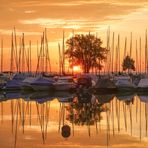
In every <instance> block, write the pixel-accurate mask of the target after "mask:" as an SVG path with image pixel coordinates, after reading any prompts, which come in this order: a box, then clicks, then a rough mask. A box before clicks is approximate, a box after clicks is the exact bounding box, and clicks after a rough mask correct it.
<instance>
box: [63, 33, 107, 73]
mask: <svg viewBox="0 0 148 148" xmlns="http://www.w3.org/2000/svg"><path fill="white" fill-rule="evenodd" d="M66 45H67V49H66V52H65V55H66V57H67V58H69V62H70V64H71V65H72V66H73V65H80V66H81V67H82V69H83V72H84V73H89V71H90V68H97V69H99V70H101V69H102V67H103V65H102V62H103V61H104V60H105V59H106V57H107V52H108V50H107V49H106V48H104V47H101V46H102V41H101V39H100V38H97V37H96V36H94V35H91V34H87V35H84V34H81V35H78V34H76V35H75V36H73V37H71V38H70V39H68V40H67V41H66Z"/></svg>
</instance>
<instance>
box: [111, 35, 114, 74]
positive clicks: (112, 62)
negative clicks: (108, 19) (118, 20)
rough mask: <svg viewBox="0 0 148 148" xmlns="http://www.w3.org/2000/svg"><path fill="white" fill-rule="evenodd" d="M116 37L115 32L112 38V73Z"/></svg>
mask: <svg viewBox="0 0 148 148" xmlns="http://www.w3.org/2000/svg"><path fill="white" fill-rule="evenodd" d="M114 36H115V34H114V32H113V36H112V62H111V63H112V72H113V71H114V44H115V43H114V42H115V40H114Z"/></svg>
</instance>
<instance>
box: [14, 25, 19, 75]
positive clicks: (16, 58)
mask: <svg viewBox="0 0 148 148" xmlns="http://www.w3.org/2000/svg"><path fill="white" fill-rule="evenodd" d="M14 46H15V48H14V50H15V51H14V53H15V62H16V71H17V72H18V64H19V63H18V53H17V39H16V30H15V27H14Z"/></svg>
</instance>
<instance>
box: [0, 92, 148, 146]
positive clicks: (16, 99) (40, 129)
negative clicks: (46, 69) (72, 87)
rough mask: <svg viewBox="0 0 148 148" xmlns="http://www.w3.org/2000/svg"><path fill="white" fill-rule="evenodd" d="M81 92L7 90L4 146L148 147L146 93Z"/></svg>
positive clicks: (1, 118) (0, 136)
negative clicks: (83, 94) (84, 96)
mask: <svg viewBox="0 0 148 148" xmlns="http://www.w3.org/2000/svg"><path fill="white" fill-rule="evenodd" d="M78 97H80V96H79V95H78V94H77V95H76V94H70V93H68V92H56V93H49V92H34V93H24V92H23V93H22V92H9V93H8V92H7V93H6V92H1V94H0V100H1V102H0V147H1V148H7V147H10V148H11V147H18V148H19V147H21V148H25V147H27V148H28V147H30V148H31V147H37V148H40V147H45V148H46V147H49V146H50V147H57V148H62V147H63V148H65V147H68V148H70V147H98V148H100V147H115V148H118V147H119V148H120V147H124V148H125V147H127V148H129V147H131V148H134V147H138V148H145V147H148V137H147V136H148V103H147V102H148V96H147V95H146V94H138V95H137V94H130V93H129V94H126V93H124V94H108V95H91V96H89V97H90V98H93V99H91V100H89V99H87V100H80V99H77V98H78ZM87 97H88V96H86V98H87ZM73 98H74V99H73ZM95 98H97V100H96V99H95ZM72 100H73V102H72ZM65 125H68V127H69V128H70V131H69V130H67V129H66V128H65ZM62 127H64V128H63V130H62ZM64 136H65V137H66V136H67V138H65V137H64Z"/></svg>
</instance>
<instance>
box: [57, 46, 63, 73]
mask: <svg viewBox="0 0 148 148" xmlns="http://www.w3.org/2000/svg"><path fill="white" fill-rule="evenodd" d="M58 49H59V74H60V75H61V73H62V59H61V48H60V43H58Z"/></svg>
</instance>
